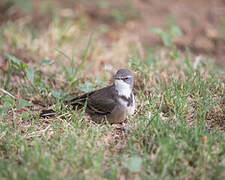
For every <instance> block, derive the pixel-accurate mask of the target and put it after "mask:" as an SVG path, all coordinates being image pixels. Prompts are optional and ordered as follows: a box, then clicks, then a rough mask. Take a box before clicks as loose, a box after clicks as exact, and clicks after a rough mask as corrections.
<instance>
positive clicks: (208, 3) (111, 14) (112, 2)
mask: <svg viewBox="0 0 225 180" xmlns="http://www.w3.org/2000/svg"><path fill="white" fill-rule="evenodd" d="M71 24H72V25H75V26H76V28H77V27H78V29H79V33H78V32H77V33H76V31H73V30H71V29H70V28H67V27H69V26H70V25H71ZM52 25H56V26H57V27H60V28H61V29H63V33H62V34H63V35H61V39H60V40H61V41H58V42H59V43H58V44H57V46H64V45H65V46H66V44H68V42H69V41H70V38H72V36H78V37H79V36H82V35H83V34H82V32H89V33H90V32H94V33H96V34H98V35H99V36H97V40H99V41H101V43H103V44H104V45H105V46H104V47H107V46H111V45H112V43H117V42H120V40H121V39H122V38H126V39H130V40H131V41H130V42H131V43H132V42H135V43H136V44H137V49H138V51H139V53H140V54H141V56H143V57H144V56H146V49H148V50H149V48H150V49H151V48H157V47H160V46H162V45H166V46H169V45H170V43H171V42H170V41H171V40H172V41H173V43H174V44H175V45H176V46H177V47H178V48H179V49H181V50H185V49H187V48H188V49H189V50H190V51H191V52H192V53H193V54H195V55H204V56H208V55H209V56H210V57H212V58H213V59H214V60H215V61H216V62H217V63H218V64H220V65H221V64H224V63H225V56H224V52H225V1H224V0H213V1H212V0H164V1H158V0H38V1H37V0H1V1H0V53H3V52H5V51H7V52H9V53H11V54H14V55H16V56H19V57H20V58H22V59H25V61H26V59H29V60H31V59H35V57H33V53H32V54H31V53H29V51H30V50H29V47H27V46H30V45H31V44H30V45H29V44H26V43H25V44H26V45H25V44H24V45H23V46H21V45H18V44H23V43H24V40H23V38H21V39H20V38H19V37H18V38H11V37H12V35H9V33H10V30H9V29H10V28H11V31H12V34H14V33H17V32H18V31H24V34H23V36H24V35H25V36H26V33H29V36H30V38H31V40H32V42H33V41H35V39H38V38H39V36H40V35H41V36H44V35H43V34H45V31H49V28H50V26H52ZM12 26H14V28H15V31H13V30H12ZM7 28H9V29H7ZM52 30H53V29H52ZM71 31H72V32H71ZM99 32H100V33H99ZM171 32H172V38H171ZM18 34H19V32H18ZM173 34H174V35H173ZM56 36H59V34H57V35H56ZM85 36H86V35H85ZM52 43H53V44H54V41H52ZM79 43H80V42H79ZM126 45H127V44H126ZM32 46H33V44H32ZM43 48H44V47H43ZM52 48H54V47H52ZM37 49H41V47H39V48H37ZM37 49H35V50H32V51H36V55H37V56H38V55H40V56H46V54H43V53H41V52H40V51H41V50H37ZM21 51H22V52H23V53H21ZM38 51H39V52H38ZM46 52H48V56H50V54H52V52H51V51H46ZM30 56H31V57H30ZM110 57H111V56H110V55H108V56H107V57H104V58H103V59H104V60H105V59H106V61H110V60H113V59H115V57H114V58H110ZM98 59H99V57H98ZM104 60H103V61H104ZM27 61H28V60H27Z"/></svg>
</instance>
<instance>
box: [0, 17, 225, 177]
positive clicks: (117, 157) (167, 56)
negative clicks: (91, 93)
mask: <svg viewBox="0 0 225 180" xmlns="http://www.w3.org/2000/svg"><path fill="white" fill-rule="evenodd" d="M20 24H22V25H21V26H19V25H20ZM19 25H18V24H16V22H15V23H13V22H11V23H8V24H7V25H6V26H4V28H3V29H2V31H1V33H2V37H3V38H4V42H5V45H4V46H3V47H2V55H3V53H4V56H5V57H7V62H8V63H7V64H8V66H7V71H4V68H3V65H2V66H1V69H2V70H1V71H0V87H1V89H0V95H1V97H0V114H1V121H0V178H1V179H157V180H158V179H224V178H225V170H224V169H225V148H224V147H225V133H224V131H225V125H224V123H225V106H224V101H225V97H224V94H225V92H224V89H225V79H224V75H225V72H224V68H223V67H217V66H216V65H215V64H214V61H213V59H212V58H207V57H198V58H195V56H194V55H193V54H191V52H189V51H188V50H187V51H185V52H183V51H180V50H178V49H177V48H176V46H175V45H173V44H172V46H171V47H166V46H163V47H159V48H158V49H150V50H148V49H146V52H147V55H146V56H142V54H141V53H140V42H139V41H138V38H133V39H131V38H130V34H129V33H128V34H123V36H121V38H120V39H119V40H118V41H117V42H111V43H110V46H105V45H104V44H105V41H104V38H102V34H101V33H102V32H101V31H98V30H96V31H95V32H94V34H93V35H92V36H91V38H90V34H89V31H88V30H83V29H82V27H83V26H82V27H81V26H79V24H75V23H73V22H71V21H70V20H68V21H65V20H64V19H60V18H55V19H53V21H52V22H51V24H50V25H49V26H48V27H46V30H45V31H41V32H39V33H36V31H31V30H30V27H29V26H26V22H23V21H21V22H20V23H19ZM81 29H82V30H81ZM165 34H166V32H164V36H166V35H165ZM170 38H171V37H170ZM171 41H172V39H171V40H170V43H172V42H171ZM21 49H22V51H21ZM141 49H142V48H141ZM6 52H7V54H6ZM21 52H22V53H21ZM129 55H132V56H131V58H129ZM128 59H129V61H128ZM120 67H127V68H129V69H131V70H132V71H133V72H134V73H135V90H134V91H135V98H136V102H137V110H136V113H135V115H134V116H133V117H129V118H128V120H127V121H126V122H125V123H123V124H121V125H109V124H105V125H101V124H100V125H99V124H95V123H93V122H92V121H90V119H89V118H88V117H87V116H86V114H84V111H81V112H76V111H71V110H69V109H62V110H61V109H59V108H58V110H57V113H58V115H57V116H56V117H55V118H50V119H41V118H39V117H38V113H39V112H40V109H43V108H46V107H45V106H47V105H50V104H53V103H56V106H60V102H61V101H62V100H63V99H65V98H66V97H67V96H68V95H69V94H71V93H73V94H75V95H77V94H80V93H81V91H83V92H86V91H88V90H91V89H94V88H99V87H102V86H104V85H107V84H110V78H111V77H112V75H113V74H114V72H115V70H116V69H118V68H120ZM76 70H77V71H76ZM87 82H88V83H87Z"/></svg>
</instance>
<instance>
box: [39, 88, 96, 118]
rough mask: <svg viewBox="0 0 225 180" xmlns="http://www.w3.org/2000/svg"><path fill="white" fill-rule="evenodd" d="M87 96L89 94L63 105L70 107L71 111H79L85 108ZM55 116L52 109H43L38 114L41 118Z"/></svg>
mask: <svg viewBox="0 0 225 180" xmlns="http://www.w3.org/2000/svg"><path fill="white" fill-rule="evenodd" d="M91 93H92V92H91ZM89 95H90V93H86V94H83V95H81V96H78V97H75V98H73V99H71V100H69V101H65V102H64V104H65V105H66V106H72V107H73V109H80V108H82V107H84V106H85V103H86V101H87V98H88V96H89ZM55 115H56V112H55V111H54V110H53V109H44V110H42V111H41V113H40V117H43V118H47V117H54V116H55Z"/></svg>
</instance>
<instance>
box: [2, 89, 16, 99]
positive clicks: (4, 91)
mask: <svg viewBox="0 0 225 180" xmlns="http://www.w3.org/2000/svg"><path fill="white" fill-rule="evenodd" d="M0 90H1V91H2V92H3V93H5V94H8V95H9V96H11V97H12V98H13V99H16V98H15V96H13V95H12V94H10V93H9V92H8V91H6V90H5V89H2V88H0Z"/></svg>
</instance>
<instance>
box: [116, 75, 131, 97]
mask: <svg viewBox="0 0 225 180" xmlns="http://www.w3.org/2000/svg"><path fill="white" fill-rule="evenodd" d="M115 88H116V90H117V92H118V95H119V96H125V97H126V98H129V97H130V95H131V93H132V89H131V87H130V85H129V84H127V83H125V82H124V81H123V80H119V79H116V80H115Z"/></svg>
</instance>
